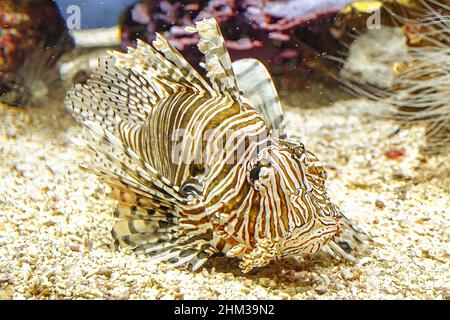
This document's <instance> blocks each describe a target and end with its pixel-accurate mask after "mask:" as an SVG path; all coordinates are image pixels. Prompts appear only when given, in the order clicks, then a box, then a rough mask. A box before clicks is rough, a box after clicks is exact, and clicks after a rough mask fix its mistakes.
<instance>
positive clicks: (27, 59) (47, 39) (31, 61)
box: [0, 0, 73, 105]
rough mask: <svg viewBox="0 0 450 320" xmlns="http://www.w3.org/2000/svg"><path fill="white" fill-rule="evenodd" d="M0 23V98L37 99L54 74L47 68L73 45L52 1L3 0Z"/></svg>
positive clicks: (11, 100)
mask: <svg viewBox="0 0 450 320" xmlns="http://www.w3.org/2000/svg"><path fill="white" fill-rule="evenodd" d="M0 25H1V29H0V47H1V48H2V50H1V53H0V98H1V99H2V100H3V101H4V102H7V103H9V104H14V105H23V104H28V103H34V102H37V103H39V102H41V101H42V99H41V98H42V97H45V96H46V95H47V93H45V92H46V91H48V89H49V88H50V84H51V83H53V80H54V77H55V76H54V75H50V74H49V73H48V72H47V71H48V69H51V68H52V67H53V65H54V64H55V62H56V61H57V59H58V58H59V56H60V55H61V54H62V53H63V52H64V51H65V50H67V49H69V48H71V47H72V46H73V43H72V40H71V38H70V37H69V35H68V32H67V29H66V26H65V22H64V20H63V19H62V17H61V15H60V13H59V10H58V8H57V6H56V4H55V3H54V2H53V1H51V0H29V1H18V0H3V1H2V2H1V3H0ZM38 80H39V81H38ZM45 83H47V84H45ZM43 84H44V86H45V87H46V88H41V86H42V85H43ZM36 94H37V96H36ZM42 94H43V95H42ZM35 96H36V97H37V100H34V97H35Z"/></svg>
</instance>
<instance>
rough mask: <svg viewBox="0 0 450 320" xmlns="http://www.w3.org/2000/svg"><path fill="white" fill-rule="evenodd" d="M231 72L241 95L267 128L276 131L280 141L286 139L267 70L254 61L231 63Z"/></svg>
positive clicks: (282, 121)
mask: <svg viewBox="0 0 450 320" xmlns="http://www.w3.org/2000/svg"><path fill="white" fill-rule="evenodd" d="M233 70H234V74H235V75H236V80H237V84H238V87H239V90H240V91H241V92H242V95H243V96H244V97H245V98H246V99H247V100H248V101H249V102H250V105H251V106H252V107H253V108H254V109H255V110H256V111H257V112H258V113H259V114H261V116H262V117H263V118H264V120H265V121H266V122H267V124H268V125H269V127H271V128H272V129H275V130H277V132H276V134H278V136H279V137H280V138H281V139H285V138H286V125H285V122H284V115H283V111H282V109H281V104H280V100H279V98H278V93H277V89H276V88H275V85H274V83H273V81H272V77H271V76H270V73H269V71H268V70H267V68H266V67H265V66H264V65H263V64H262V63H261V62H260V61H258V60H256V59H241V60H238V61H235V62H233Z"/></svg>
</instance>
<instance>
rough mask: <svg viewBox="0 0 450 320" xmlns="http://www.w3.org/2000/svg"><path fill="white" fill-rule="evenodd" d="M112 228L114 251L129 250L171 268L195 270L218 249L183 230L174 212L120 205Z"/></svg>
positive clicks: (202, 236) (199, 235) (192, 233)
mask: <svg viewBox="0 0 450 320" xmlns="http://www.w3.org/2000/svg"><path fill="white" fill-rule="evenodd" d="M115 215H116V217H121V218H125V219H122V220H117V221H116V222H115V224H114V227H113V229H112V236H113V239H114V246H115V248H119V247H128V248H131V249H132V250H133V251H135V252H136V253H138V254H144V255H146V256H149V257H150V258H151V260H152V261H154V262H161V261H165V262H168V263H169V264H171V265H172V266H174V267H178V266H181V265H186V266H187V267H188V268H189V269H190V270H192V271H195V270H198V269H199V268H200V267H201V266H202V265H203V264H204V263H205V262H206V261H207V260H208V259H209V258H210V257H211V256H213V255H214V254H216V253H217V249H215V248H214V247H213V246H211V245H210V243H209V240H208V239H207V237H206V236H205V234H203V233H202V232H195V231H191V230H186V228H183V226H182V223H181V224H180V221H182V220H183V219H182V218H180V217H178V214H177V213H175V212H159V211H155V210H153V209H150V210H148V209H144V208H141V207H136V206H133V207H129V206H127V205H122V204H119V206H118V207H117V209H116V213H115Z"/></svg>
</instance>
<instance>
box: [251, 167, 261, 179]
mask: <svg viewBox="0 0 450 320" xmlns="http://www.w3.org/2000/svg"><path fill="white" fill-rule="evenodd" d="M259 171H261V167H259V166H256V167H254V168H253V169H252V170H250V180H252V181H255V180H258V179H259Z"/></svg>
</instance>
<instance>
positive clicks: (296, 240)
mask: <svg viewBox="0 0 450 320" xmlns="http://www.w3.org/2000/svg"><path fill="white" fill-rule="evenodd" d="M342 229H343V228H342V225H341V222H340V217H327V218H326V219H323V218H318V219H315V220H312V221H310V222H309V223H308V224H307V225H306V226H302V227H301V228H298V231H296V230H294V231H293V232H292V233H291V234H290V235H289V236H288V237H286V238H284V239H283V240H282V241H281V242H280V246H279V248H280V254H281V257H286V256H289V255H293V254H312V253H315V252H317V251H319V250H320V249H321V248H322V247H323V246H325V245H326V244H328V243H329V242H331V241H333V240H334V239H336V238H339V237H340V235H341V234H342Z"/></svg>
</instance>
